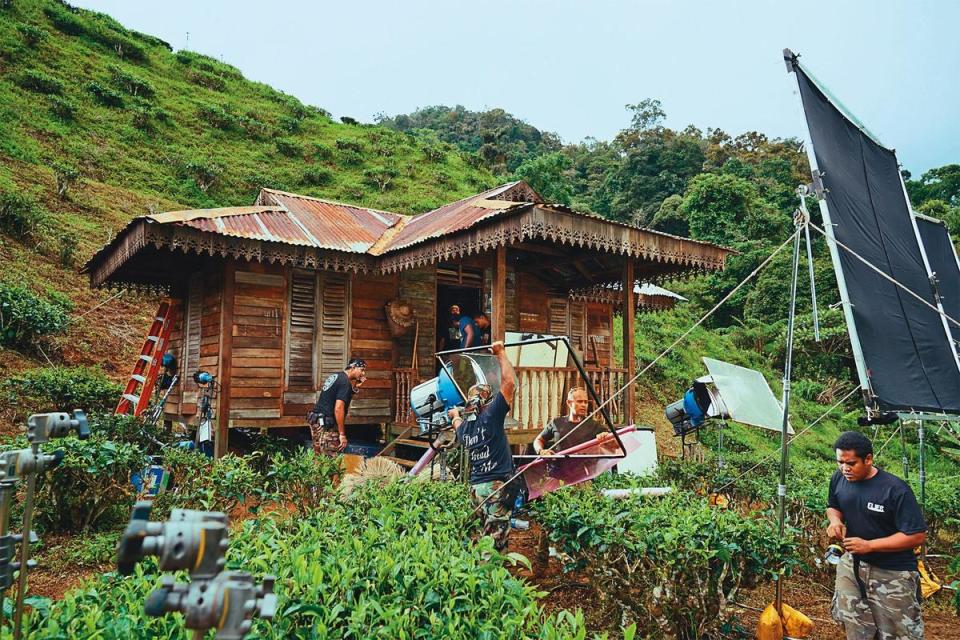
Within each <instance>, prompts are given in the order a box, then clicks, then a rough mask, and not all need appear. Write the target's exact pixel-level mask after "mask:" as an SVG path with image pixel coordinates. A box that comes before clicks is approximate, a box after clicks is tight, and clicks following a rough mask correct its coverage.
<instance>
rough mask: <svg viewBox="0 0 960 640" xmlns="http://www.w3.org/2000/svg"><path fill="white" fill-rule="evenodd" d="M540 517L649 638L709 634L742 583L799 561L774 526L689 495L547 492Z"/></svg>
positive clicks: (766, 577)
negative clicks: (613, 496)
mask: <svg viewBox="0 0 960 640" xmlns="http://www.w3.org/2000/svg"><path fill="white" fill-rule="evenodd" d="M537 513H538V515H539V516H540V518H541V519H542V522H543V524H544V525H545V526H546V527H547V528H548V529H549V530H550V538H551V539H552V540H554V541H556V542H559V543H561V544H562V546H563V549H564V551H566V552H567V553H568V554H570V556H571V558H572V560H573V562H574V563H575V564H576V566H579V567H583V568H584V570H585V571H586V572H587V574H588V575H589V576H590V578H591V582H592V584H593V585H594V586H595V587H596V588H597V590H598V592H600V593H601V594H603V595H604V597H606V598H609V599H611V600H613V601H614V602H615V603H616V604H617V605H618V606H619V607H620V608H621V611H622V613H623V615H624V617H625V619H628V620H632V621H635V622H636V623H637V626H638V629H639V630H640V633H641V635H650V636H658V635H669V636H671V637H676V638H689V639H693V638H702V637H704V636H707V635H710V634H711V633H713V632H715V631H716V630H717V629H719V627H720V625H721V624H723V623H724V622H725V619H726V616H729V615H730V614H729V612H728V611H727V610H726V604H727V603H728V602H730V601H731V600H733V599H734V598H735V597H736V595H737V593H738V591H739V590H740V589H741V588H748V587H752V586H755V585H757V584H759V583H760V582H763V581H765V580H770V579H772V578H773V576H774V575H775V574H776V573H777V572H779V571H789V570H790V568H791V567H792V564H793V562H794V561H793V560H792V559H791V558H792V557H793V554H794V551H795V546H794V543H793V542H792V541H791V540H789V539H785V540H783V541H781V540H780V539H779V536H778V534H777V531H776V527H775V524H774V523H773V522H772V521H770V520H766V519H762V518H752V517H743V516H742V515H741V514H739V513H736V512H734V511H730V510H723V509H716V508H711V507H710V506H708V504H707V502H706V500H704V499H702V498H697V497H690V496H684V495H676V496H667V497H665V498H654V499H648V498H642V497H635V498H628V499H625V500H610V499H604V498H602V497H601V496H600V495H599V493H598V490H597V489H596V488H594V487H590V486H587V487H573V488H571V489H566V490H563V491H559V492H556V493H553V494H549V495H547V496H546V497H545V498H544V499H543V500H541V501H540V502H539V503H538V504H537Z"/></svg>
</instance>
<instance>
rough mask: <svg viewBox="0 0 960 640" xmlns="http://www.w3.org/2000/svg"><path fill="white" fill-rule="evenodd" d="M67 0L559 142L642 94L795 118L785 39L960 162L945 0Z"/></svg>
mask: <svg viewBox="0 0 960 640" xmlns="http://www.w3.org/2000/svg"><path fill="white" fill-rule="evenodd" d="M71 1H72V2H73V3H74V4H76V5H79V6H82V7H85V8H89V9H95V10H97V11H103V12H105V13H108V14H110V15H111V16H113V17H114V18H116V19H117V20H119V21H120V22H122V23H123V24H124V25H126V26H128V27H130V28H133V29H136V30H138V31H143V32H145V33H150V34H153V35H156V36H159V37H161V38H163V39H164V40H166V41H168V42H169V43H170V44H171V45H173V47H174V49H180V48H189V49H191V50H193V51H198V52H201V53H205V54H207V55H211V56H214V57H216V58H221V59H223V61H224V62H228V63H230V64H232V65H234V66H236V67H238V68H239V69H240V70H241V71H242V72H243V73H244V75H245V76H246V77H248V78H251V79H254V80H259V81H261V82H265V83H268V84H270V85H272V86H274V87H276V88H278V89H281V90H283V91H285V92H287V93H291V94H293V95H295V96H297V97H298V98H300V99H301V100H302V101H304V102H307V103H309V104H314V105H317V106H320V107H323V108H325V109H327V110H328V111H330V112H332V113H333V114H334V115H335V116H342V115H348V116H352V117H355V118H357V119H359V120H363V121H370V120H371V119H372V117H373V115H374V114H375V113H378V112H384V113H386V114H388V115H394V114H397V113H407V112H410V111H413V110H414V109H416V108H417V107H422V106H427V105H435V104H446V105H451V106H452V105H456V104H462V105H464V106H465V107H467V108H468V109H475V110H480V109H486V108H490V107H502V108H504V109H506V110H507V111H509V112H510V113H512V114H514V115H516V116H518V117H520V118H523V119H524V120H526V121H527V122H529V123H530V124H532V125H534V126H536V127H538V128H539V129H543V130H547V131H555V132H557V133H558V134H560V136H561V137H562V138H563V139H564V140H565V141H568V142H577V141H580V140H581V139H583V138H584V137H586V136H593V137H595V138H598V139H609V138H611V137H612V136H613V135H615V134H616V132H617V131H618V130H619V129H621V128H622V127H623V126H625V125H626V124H627V122H628V116H627V113H626V111H625V110H624V105H625V104H626V103H628V102H629V103H633V102H638V101H640V100H642V99H643V98H647V97H652V98H658V99H660V100H661V101H662V102H663V106H664V108H665V110H666V112H667V115H668V117H667V124H668V125H669V126H672V127H676V128H682V127H684V126H686V125H687V124H691V123H692V124H695V125H697V126H698V127H701V128H704V129H705V128H707V127H719V128H721V129H724V130H725V131H727V132H728V133H731V134H737V133H742V132H744V131H749V130H758V131H762V132H764V133H767V134H768V135H771V136H794V135H799V133H800V131H799V126H800V115H799V111H798V107H797V104H796V97H795V95H794V94H793V90H794V88H793V85H792V81H791V76H788V75H787V73H786V71H785V68H784V65H783V62H782V59H781V50H782V49H783V48H784V47H790V48H792V49H793V50H794V51H797V52H799V53H801V54H802V58H801V61H802V62H803V63H804V64H805V65H806V66H807V67H808V68H809V69H810V70H811V71H812V72H813V73H814V74H815V75H816V76H817V77H818V78H819V79H820V80H821V81H822V82H823V83H825V84H826V85H827V87H828V88H829V89H830V90H831V91H832V92H833V93H834V94H835V95H836V96H837V97H838V98H839V99H840V100H842V101H843V102H844V104H846V106H847V107H848V108H849V109H850V110H851V111H852V112H853V113H854V114H856V115H857V116H858V117H859V118H860V119H861V120H862V121H863V122H864V124H866V125H867V127H869V128H870V129H871V130H872V131H873V132H874V133H875V134H876V135H877V136H878V137H879V138H880V140H881V141H882V142H883V143H884V144H886V145H887V146H891V147H894V148H896V149H897V152H898V155H899V157H900V161H901V162H902V163H903V164H904V165H905V166H906V168H907V169H909V170H910V171H912V172H913V173H914V174H915V175H919V174H920V173H921V172H923V171H925V170H927V169H929V168H931V167H937V166H940V165H943V164H948V163H960V38H958V35H960V34H958V26H960V2H955V1H953V0H940V1H939V2H934V1H929V0H912V1H910V2H907V1H902V2H901V1H897V2H895V1H891V0H862V1H853V0H845V1H839V0H830V1H820V0H807V1H805V2H793V3H788V2H783V1H775V0H768V1H763V0H750V1H740V2H735V1H733V0H727V1H722V0H702V1H692V0H674V1H669V0H657V1H654V0H643V1H640V0H636V1H633V2H629V1H627V0H623V1H621V2H610V1H604V0H589V1H588V0H583V1H581V2H576V1H573V0H569V1H561V0H555V1H552V2H548V1H546V0H540V1H536V0H514V1H513V2H510V1H507V0H472V1H470V2H466V1H464V2H460V1H457V0H443V1H440V0H438V1H436V2H426V1H421V0H402V1H401V0H393V1H386V0H383V1H377V2H368V1H365V0H352V1H347V2H344V1H337V2H307V1H305V0H304V1H300V2H297V1H294V0H272V1H271V2H263V1H262V0H261V1H257V2H249V1H246V0H163V1H162V2H157V1H153V2H146V1H138V2H135V1H131V0H71ZM188 33H189V39H188V35H187V34H188Z"/></svg>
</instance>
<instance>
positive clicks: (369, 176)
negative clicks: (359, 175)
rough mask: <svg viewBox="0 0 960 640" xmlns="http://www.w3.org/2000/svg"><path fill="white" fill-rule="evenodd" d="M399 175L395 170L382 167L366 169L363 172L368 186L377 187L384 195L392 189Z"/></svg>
mask: <svg viewBox="0 0 960 640" xmlns="http://www.w3.org/2000/svg"><path fill="white" fill-rule="evenodd" d="M398 175H400V174H399V172H398V171H397V170H396V169H395V168H393V167H384V166H380V167H374V168H372V169H366V170H365V171H364V172H363V179H364V180H365V181H366V183H367V184H369V185H371V186H374V187H376V188H377V189H379V190H380V192H381V193H382V192H384V191H386V190H387V189H389V188H390V185H391V184H393V181H394V180H395V179H396V178H397V176H398Z"/></svg>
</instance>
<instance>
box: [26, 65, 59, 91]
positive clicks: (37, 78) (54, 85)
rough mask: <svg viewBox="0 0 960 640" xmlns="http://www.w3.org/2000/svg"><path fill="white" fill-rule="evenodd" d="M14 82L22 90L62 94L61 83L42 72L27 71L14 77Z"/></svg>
mask: <svg viewBox="0 0 960 640" xmlns="http://www.w3.org/2000/svg"><path fill="white" fill-rule="evenodd" d="M16 82H17V84H18V85H20V86H21V87H22V88H24V89H27V90H29V91H36V92H37V93H47V94H60V93H63V89H64V87H63V83H62V82H61V81H60V80H57V79H56V78H54V77H53V76H51V75H47V74H46V73H44V72H42V71H36V70H33V69H28V70H26V71H24V72H23V73H21V74H20V75H19V76H17V77H16Z"/></svg>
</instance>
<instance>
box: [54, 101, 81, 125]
mask: <svg viewBox="0 0 960 640" xmlns="http://www.w3.org/2000/svg"><path fill="white" fill-rule="evenodd" d="M50 112H51V113H53V115H55V116H56V117H58V118H60V119H61V120H63V121H64V122H72V121H73V120H74V119H75V118H76V117H77V105H76V104H74V103H73V102H72V101H70V100H68V99H66V98H61V97H60V96H55V95H54V96H50Z"/></svg>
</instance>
